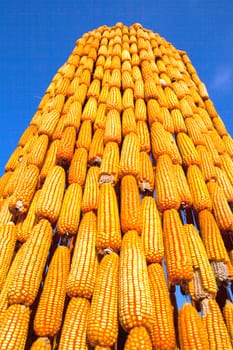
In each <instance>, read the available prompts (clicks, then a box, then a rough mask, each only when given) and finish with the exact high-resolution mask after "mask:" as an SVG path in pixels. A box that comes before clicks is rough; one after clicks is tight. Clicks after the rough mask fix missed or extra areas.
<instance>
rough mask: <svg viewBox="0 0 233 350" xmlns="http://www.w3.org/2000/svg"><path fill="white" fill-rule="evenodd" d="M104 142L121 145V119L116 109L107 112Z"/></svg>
mask: <svg viewBox="0 0 233 350" xmlns="http://www.w3.org/2000/svg"><path fill="white" fill-rule="evenodd" d="M104 142H105V143H107V142H116V143H118V144H120V143H121V118H120V113H119V111H118V110H116V109H111V110H109V111H108V112H107V119H106V124H105V131H104Z"/></svg>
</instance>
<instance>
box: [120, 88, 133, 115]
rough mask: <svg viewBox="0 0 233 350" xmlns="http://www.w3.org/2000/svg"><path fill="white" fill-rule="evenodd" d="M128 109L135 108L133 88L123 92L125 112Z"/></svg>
mask: <svg viewBox="0 0 233 350" xmlns="http://www.w3.org/2000/svg"><path fill="white" fill-rule="evenodd" d="M127 108H134V96H133V89H132V88H127V89H125V90H124V92H123V96H122V109H123V110H125V109H127Z"/></svg>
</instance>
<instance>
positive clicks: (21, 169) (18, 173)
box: [3, 161, 28, 198]
mask: <svg viewBox="0 0 233 350" xmlns="http://www.w3.org/2000/svg"><path fill="white" fill-rule="evenodd" d="M27 169H28V166H27V163H26V161H22V163H20V165H19V166H18V167H17V168H16V169H15V170H14V171H13V173H12V176H11V177H10V179H9V181H8V183H7V184H6V187H5V189H4V191H3V197H4V198H7V197H10V196H11V195H12V194H13V193H14V191H15V189H16V187H17V185H18V184H20V182H21V179H24V177H25V173H26V171H27Z"/></svg>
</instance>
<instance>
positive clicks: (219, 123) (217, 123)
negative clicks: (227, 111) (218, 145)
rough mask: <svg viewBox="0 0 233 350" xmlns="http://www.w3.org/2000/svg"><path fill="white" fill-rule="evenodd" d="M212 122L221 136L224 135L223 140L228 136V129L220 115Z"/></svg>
mask: <svg viewBox="0 0 233 350" xmlns="http://www.w3.org/2000/svg"><path fill="white" fill-rule="evenodd" d="M212 123H213V125H214V128H215V129H216V131H217V133H218V134H219V136H221V137H222V140H223V137H224V136H228V132H227V129H226V127H225V125H224V123H223V121H222V119H221V117H220V116H218V117H215V118H213V119H212Z"/></svg>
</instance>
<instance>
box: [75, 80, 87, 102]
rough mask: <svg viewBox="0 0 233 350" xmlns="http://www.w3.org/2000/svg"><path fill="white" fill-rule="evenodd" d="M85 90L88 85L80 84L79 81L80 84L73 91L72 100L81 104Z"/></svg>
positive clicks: (84, 98)
mask: <svg viewBox="0 0 233 350" xmlns="http://www.w3.org/2000/svg"><path fill="white" fill-rule="evenodd" d="M87 90H88V86H87V85H86V84H82V83H81V81H80V84H79V86H78V87H77V89H76V90H75V93H74V100H75V101H78V102H80V103H81V105H83V104H84V101H85V100H86V96H87Z"/></svg>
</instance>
